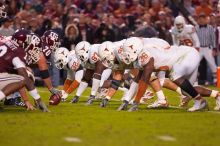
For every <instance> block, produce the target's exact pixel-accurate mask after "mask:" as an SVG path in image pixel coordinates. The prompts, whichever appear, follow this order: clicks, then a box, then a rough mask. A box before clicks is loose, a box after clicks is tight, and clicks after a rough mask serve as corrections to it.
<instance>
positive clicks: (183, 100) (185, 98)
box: [179, 96, 191, 107]
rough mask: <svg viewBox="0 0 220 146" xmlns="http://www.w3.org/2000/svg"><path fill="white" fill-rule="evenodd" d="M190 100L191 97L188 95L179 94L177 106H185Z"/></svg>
mask: <svg viewBox="0 0 220 146" xmlns="http://www.w3.org/2000/svg"><path fill="white" fill-rule="evenodd" d="M190 100H191V98H190V97H189V96H181V98H180V104H179V107H186V106H187V105H188V103H189V102H190Z"/></svg>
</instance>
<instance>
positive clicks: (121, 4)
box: [114, 0, 128, 17]
mask: <svg viewBox="0 0 220 146" xmlns="http://www.w3.org/2000/svg"><path fill="white" fill-rule="evenodd" d="M127 13H128V10H127V8H126V2H125V1H124V0H121V1H120V2H119V8H118V9H117V10H115V11H114V15H115V17H122V16H126V14H127Z"/></svg>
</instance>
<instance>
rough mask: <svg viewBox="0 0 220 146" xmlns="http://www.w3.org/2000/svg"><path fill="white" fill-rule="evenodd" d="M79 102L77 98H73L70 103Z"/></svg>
mask: <svg viewBox="0 0 220 146" xmlns="http://www.w3.org/2000/svg"><path fill="white" fill-rule="evenodd" d="M78 101H79V96H74V97H73V99H72V100H71V103H77V102H78Z"/></svg>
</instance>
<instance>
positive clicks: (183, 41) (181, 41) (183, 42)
mask: <svg viewBox="0 0 220 146" xmlns="http://www.w3.org/2000/svg"><path fill="white" fill-rule="evenodd" d="M180 45H186V46H190V47H192V46H193V42H192V41H191V40H190V39H185V40H180Z"/></svg>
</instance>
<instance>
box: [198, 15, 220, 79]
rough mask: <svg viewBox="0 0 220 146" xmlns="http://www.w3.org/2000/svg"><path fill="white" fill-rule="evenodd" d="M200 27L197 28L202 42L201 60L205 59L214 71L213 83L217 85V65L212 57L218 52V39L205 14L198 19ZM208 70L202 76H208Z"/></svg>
mask: <svg viewBox="0 0 220 146" xmlns="http://www.w3.org/2000/svg"><path fill="white" fill-rule="evenodd" d="M198 24H199V25H198V26H196V31H197V35H198V37H199V41H200V50H199V53H200V56H201V60H202V59H203V58H205V60H206V61H207V63H208V66H209V67H210V69H211V71H212V77H213V82H214V83H216V69H217V66H216V63H215V60H214V57H213V55H212V53H213V51H215V50H216V43H215V41H216V38H215V31H214V28H213V27H212V26H211V25H209V24H208V18H207V16H206V15H205V14H204V13H201V14H200V15H199V18H198ZM206 71H207V69H206V70H205V71H204V70H203V71H202V72H200V75H202V74H206Z"/></svg>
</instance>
